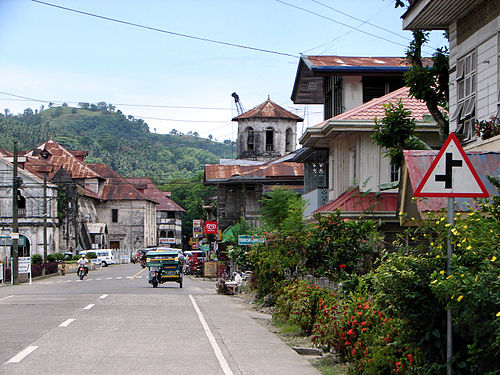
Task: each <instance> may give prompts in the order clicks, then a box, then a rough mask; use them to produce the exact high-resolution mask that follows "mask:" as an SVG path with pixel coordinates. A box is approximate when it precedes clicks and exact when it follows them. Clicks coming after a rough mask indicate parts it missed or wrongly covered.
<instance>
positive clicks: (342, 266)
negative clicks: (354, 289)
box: [339, 264, 347, 270]
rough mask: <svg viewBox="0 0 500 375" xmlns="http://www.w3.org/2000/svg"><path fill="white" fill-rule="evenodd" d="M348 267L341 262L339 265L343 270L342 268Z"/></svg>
mask: <svg viewBox="0 0 500 375" xmlns="http://www.w3.org/2000/svg"><path fill="white" fill-rule="evenodd" d="M346 267H347V266H346V265H345V264H341V265H340V266H339V268H340V269H341V270H342V269H344V268H346Z"/></svg>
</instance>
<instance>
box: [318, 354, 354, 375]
mask: <svg viewBox="0 0 500 375" xmlns="http://www.w3.org/2000/svg"><path fill="white" fill-rule="evenodd" d="M311 364H312V365H313V366H314V367H316V368H317V369H318V370H319V372H321V373H322V374H323V375H347V374H348V369H349V367H348V366H347V365H344V364H340V363H337V362H336V361H335V358H334V357H333V356H328V357H323V358H318V359H313V360H311Z"/></svg>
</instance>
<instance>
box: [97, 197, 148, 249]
mask: <svg viewBox="0 0 500 375" xmlns="http://www.w3.org/2000/svg"><path fill="white" fill-rule="evenodd" d="M96 209H97V214H98V216H99V222H103V223H107V225H108V240H109V241H120V249H125V250H135V249H139V248H143V247H146V246H155V245H156V244H157V237H156V204H154V203H153V202H150V201H146V200H110V201H106V202H103V203H101V204H99V205H97V206H96ZM113 209H117V210H118V222H116V223H113V221H112V210H113Z"/></svg>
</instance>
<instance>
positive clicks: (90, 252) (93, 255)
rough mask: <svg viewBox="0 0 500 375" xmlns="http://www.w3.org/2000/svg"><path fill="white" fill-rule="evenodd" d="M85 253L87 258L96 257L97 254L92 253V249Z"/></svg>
mask: <svg viewBox="0 0 500 375" xmlns="http://www.w3.org/2000/svg"><path fill="white" fill-rule="evenodd" d="M86 255H87V258H89V259H97V254H96V253H94V252H93V251H89V252H88V253H87V254H86Z"/></svg>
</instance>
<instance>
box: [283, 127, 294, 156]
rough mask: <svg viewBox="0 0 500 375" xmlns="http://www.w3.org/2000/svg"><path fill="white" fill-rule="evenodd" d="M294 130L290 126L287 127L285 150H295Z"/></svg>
mask: <svg viewBox="0 0 500 375" xmlns="http://www.w3.org/2000/svg"><path fill="white" fill-rule="evenodd" d="M292 143H293V131H292V129H290V128H288V129H286V134H285V152H291V151H293V145H292Z"/></svg>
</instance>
